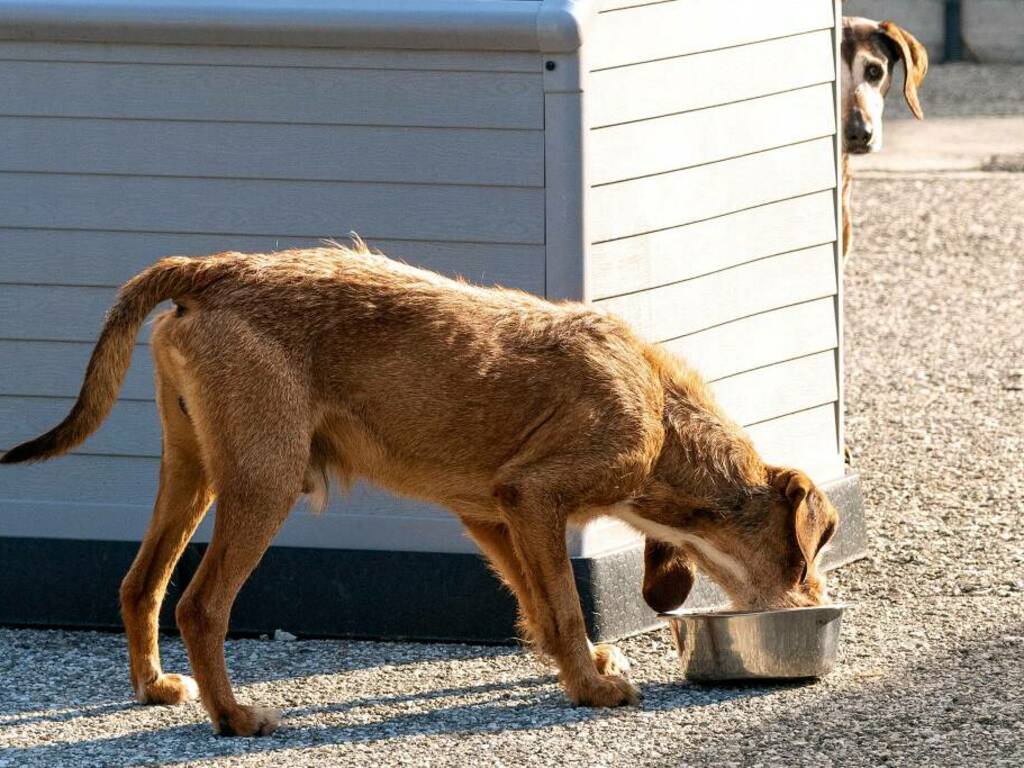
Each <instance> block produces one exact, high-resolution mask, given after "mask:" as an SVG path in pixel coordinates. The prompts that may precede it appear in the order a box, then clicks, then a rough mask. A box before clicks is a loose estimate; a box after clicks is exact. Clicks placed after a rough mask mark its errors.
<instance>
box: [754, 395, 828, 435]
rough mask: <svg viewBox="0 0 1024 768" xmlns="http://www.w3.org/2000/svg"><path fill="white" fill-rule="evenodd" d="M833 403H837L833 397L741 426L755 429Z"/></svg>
mask: <svg viewBox="0 0 1024 768" xmlns="http://www.w3.org/2000/svg"><path fill="white" fill-rule="evenodd" d="M835 402H837V401H836V399H835V398H834V397H833V398H831V399H829V400H825V401H824V402H821V403H816V404H814V405H808V406H807V407H805V408H797V409H796V410H795V411H789V412H788V413H780V414H778V415H776V416H771V417H769V418H767V419H760V420H759V421H751V422H750V423H748V424H743V425H742V426H743V427H744V428H747V427H756V426H758V425H759V424H767V423H769V422H772V421H777V420H778V419H784V418H786V417H787V416H795V415H797V414H799V413H807V412H808V411H813V410H815V409H816V408H821V407H823V406H826V405H832V404H833V403H835Z"/></svg>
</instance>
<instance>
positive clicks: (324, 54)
mask: <svg viewBox="0 0 1024 768" xmlns="http://www.w3.org/2000/svg"><path fill="white" fill-rule="evenodd" d="M0 60H5V61H12V62H15V61H16V62H32V61H41V62H46V63H65V62H66V63H79V64H103V63H108V62H121V63H125V64H133V65H144V64H164V63H168V64H175V63H178V64H186V63H188V64H192V65H207V64H208V65H212V66H216V65H235V66H245V65H249V64H251V63H252V62H253V61H258V62H259V63H260V64H261V65H262V66H266V67H273V68H278V69H291V68H293V67H298V68H304V69H305V68H315V69H363V70H406V71H422V70H427V71H444V72H483V73H493V72H500V73H524V74H531V73H532V74H536V73H539V72H540V71H541V67H542V64H543V59H542V58H541V54H540V53H539V52H525V51H491V52H484V53H482V52H479V51H438V50H433V51H431V50H419V49H417V50H413V49H404V50H403V49H382V48H319V49H318V48H290V47H274V48H271V47H262V46H260V47H258V48H254V47H253V46H245V45H214V46H210V45H159V44H144V43H139V44H132V43H126V44H118V45H107V44H104V43H89V42H66V41H62V42H27V41H13V40H6V41H0Z"/></svg>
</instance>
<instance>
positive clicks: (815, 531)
mask: <svg viewBox="0 0 1024 768" xmlns="http://www.w3.org/2000/svg"><path fill="white" fill-rule="evenodd" d="M772 486H773V487H774V488H775V489H776V490H777V491H779V492H781V493H782V494H783V495H784V496H785V497H786V499H787V500H788V501H789V506H790V509H791V510H792V511H793V532H794V534H795V536H796V543H797V546H798V547H799V548H800V554H801V556H802V557H803V559H804V575H803V577H802V578H801V581H803V579H805V578H807V568H808V565H809V564H810V563H812V562H814V558H815V557H817V556H818V552H820V551H821V548H822V547H823V546H825V544H827V543H828V540H829V539H831V538H832V534H834V533H835V530H836V524H837V523H838V518H837V517H836V512H835V509H833V508H832V505H831V504H830V503H829V502H828V500H827V499H825V498H824V497H823V496H822V495H821V493H820V491H817V492H816V491H815V490H814V483H813V482H812V481H811V478H809V477H808V476H807V475H805V474H804V473H803V472H801V471H800V470H798V469H779V470H776V471H775V472H774V473H773V475H772ZM814 493H817V494H818V495H817V496H816V497H813V498H812V494H814Z"/></svg>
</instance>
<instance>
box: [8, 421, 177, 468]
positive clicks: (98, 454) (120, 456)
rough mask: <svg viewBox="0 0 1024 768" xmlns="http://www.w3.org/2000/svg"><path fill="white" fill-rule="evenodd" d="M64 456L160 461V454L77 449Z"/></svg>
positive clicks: (11, 446)
mask: <svg viewBox="0 0 1024 768" xmlns="http://www.w3.org/2000/svg"><path fill="white" fill-rule="evenodd" d="M154 415H155V414H154ZM54 426H56V425H54ZM13 447H14V446H13V445H8V446H3V447H0V450H4V451H6V450H10V449H11V448H13ZM64 455H65V456H82V457H86V456H87V457H90V458H94V459H117V460H119V461H123V460H124V459H146V460H153V459H157V460H159V459H160V454H159V453H155V454H154V453H104V452H99V451H81V450H77V449H76V450H73V451H68V452H67V453H66V454H64Z"/></svg>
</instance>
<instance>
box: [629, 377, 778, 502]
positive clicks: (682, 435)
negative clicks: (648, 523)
mask: <svg viewBox="0 0 1024 768" xmlns="http://www.w3.org/2000/svg"><path fill="white" fill-rule="evenodd" d="M662 381H663V384H664V388H665V405H664V415H663V421H664V428H665V439H664V442H663V443H662V447H661V453H660V455H659V457H658V460H657V462H656V463H655V466H654V470H653V472H652V474H651V477H650V480H649V482H648V483H647V488H646V489H645V493H644V497H645V498H646V499H647V501H649V502H650V503H651V506H652V507H657V506H661V505H662V504H664V503H669V502H671V503H670V504H669V506H670V507H672V508H674V509H677V510H678V509H680V508H682V507H689V508H691V509H732V508H735V507H736V506H738V505H740V504H742V502H743V500H744V499H745V498H746V497H747V496H748V495H749V493H750V491H751V489H753V488H757V487H763V486H764V485H765V484H766V483H767V482H768V470H767V467H766V466H765V464H764V462H762V461H761V458H760V457H759V456H758V454H757V451H756V450H755V449H754V446H753V444H752V443H751V442H750V439H749V438H748V437H747V436H746V435H745V434H744V433H743V430H742V429H740V427H739V426H738V425H737V424H735V423H734V422H733V421H731V420H730V419H729V418H728V417H727V416H725V414H723V413H722V411H721V410H720V409H719V407H718V405H717V403H715V400H714V397H713V396H712V394H711V392H710V391H709V389H708V387H707V384H705V382H704V380H703V379H702V378H701V377H700V376H699V375H698V374H697V373H696V372H695V371H693V370H692V369H689V368H688V367H686V366H685V365H683V364H682V363H681V362H679V363H677V364H676V365H673V366H671V367H667V368H663V370H662ZM640 506H646V505H645V504H643V503H641V504H640Z"/></svg>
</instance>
